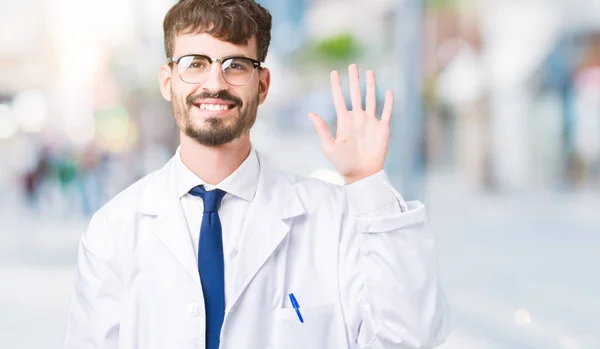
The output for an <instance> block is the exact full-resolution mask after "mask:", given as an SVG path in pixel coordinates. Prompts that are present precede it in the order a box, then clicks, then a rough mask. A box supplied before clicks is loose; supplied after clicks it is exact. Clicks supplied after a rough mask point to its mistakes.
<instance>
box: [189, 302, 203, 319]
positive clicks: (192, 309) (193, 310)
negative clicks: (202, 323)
mask: <svg viewBox="0 0 600 349" xmlns="http://www.w3.org/2000/svg"><path fill="white" fill-rule="evenodd" d="M188 313H189V314H190V315H191V316H198V315H200V314H201V313H202V308H201V307H200V306H199V305H198V304H197V303H190V305H189V307H188Z"/></svg>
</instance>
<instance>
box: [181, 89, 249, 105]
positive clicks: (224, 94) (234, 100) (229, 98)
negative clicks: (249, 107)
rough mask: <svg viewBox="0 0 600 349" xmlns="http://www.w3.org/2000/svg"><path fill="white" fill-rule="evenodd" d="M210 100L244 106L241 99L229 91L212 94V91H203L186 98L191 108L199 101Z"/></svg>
mask: <svg viewBox="0 0 600 349" xmlns="http://www.w3.org/2000/svg"><path fill="white" fill-rule="evenodd" d="M209 98H214V99H221V100H224V101H228V102H232V103H234V104H235V105H236V106H238V107H239V106H241V105H242V100H241V99H240V98H238V97H236V96H234V95H232V94H231V93H229V92H227V91H219V92H216V93H212V92H210V91H202V92H200V93H197V94H195V95H190V96H188V97H187V98H186V102H187V104H188V105H189V106H192V105H194V104H195V103H197V102H198V101H199V100H202V99H209Z"/></svg>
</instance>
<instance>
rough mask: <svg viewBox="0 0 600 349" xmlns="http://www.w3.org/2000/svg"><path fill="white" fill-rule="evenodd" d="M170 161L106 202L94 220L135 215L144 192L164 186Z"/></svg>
mask: <svg viewBox="0 0 600 349" xmlns="http://www.w3.org/2000/svg"><path fill="white" fill-rule="evenodd" d="M170 163H171V161H169V162H168V163H167V164H165V165H164V166H163V167H162V168H161V169H158V170H156V171H153V172H151V173H149V174H147V175H145V176H144V177H142V178H140V179H138V180H137V181H135V182H134V183H133V184H131V185H129V186H128V187H127V188H125V189H123V190H122V191H120V192H119V193H118V194H116V195H115V196H114V197H112V198H111V199H110V200H108V202H106V203H105V204H104V205H103V206H102V207H101V208H100V209H99V210H98V211H97V212H96V213H95V214H94V216H93V218H92V222H94V221H100V220H104V221H107V222H112V221H120V220H123V219H126V218H128V217H133V216H134V213H135V212H137V210H138V208H139V207H140V205H141V203H142V201H143V198H144V194H145V193H146V192H147V191H148V190H151V189H152V188H153V187H157V186H158V187H163V186H164V185H165V184H166V181H167V176H168V172H169V168H170V166H169V164H170Z"/></svg>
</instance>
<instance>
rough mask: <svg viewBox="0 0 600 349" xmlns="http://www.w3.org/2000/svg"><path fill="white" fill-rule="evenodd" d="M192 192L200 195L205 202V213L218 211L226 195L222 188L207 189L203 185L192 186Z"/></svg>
mask: <svg viewBox="0 0 600 349" xmlns="http://www.w3.org/2000/svg"><path fill="white" fill-rule="evenodd" d="M190 194H192V195H194V196H199V197H201V198H202V201H203V202H204V213H208V212H217V211H218V210H219V206H220V205H221V200H223V197H224V196H225V192H224V191H222V190H221V189H215V190H206V189H204V186H203V185H199V186H197V187H194V188H192V190H190Z"/></svg>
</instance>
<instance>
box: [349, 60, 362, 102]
mask: <svg viewBox="0 0 600 349" xmlns="http://www.w3.org/2000/svg"><path fill="white" fill-rule="evenodd" d="M348 76H349V78H350V101H351V102H352V110H362V92H361V91H360V76H359V73H358V66H357V65H356V64H350V66H349V67H348Z"/></svg>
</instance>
